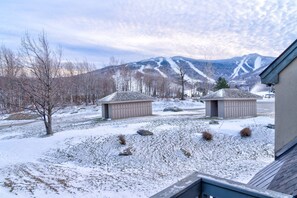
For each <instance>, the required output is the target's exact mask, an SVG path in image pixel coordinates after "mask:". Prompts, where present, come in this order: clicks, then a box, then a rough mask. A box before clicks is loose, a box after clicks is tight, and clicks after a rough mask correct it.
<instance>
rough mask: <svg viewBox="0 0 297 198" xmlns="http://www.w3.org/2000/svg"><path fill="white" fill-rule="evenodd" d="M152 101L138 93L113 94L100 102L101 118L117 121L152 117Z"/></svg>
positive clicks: (150, 98)
mask: <svg viewBox="0 0 297 198" xmlns="http://www.w3.org/2000/svg"><path fill="white" fill-rule="evenodd" d="M152 101H153V98H152V97H150V96H147V95H144V94H142V93H138V92H131V91H123V92H115V93H113V94H110V95H108V96H106V97H104V98H102V99H101V100H100V102H101V104H102V118H104V119H119V118H129V117H138V116H148V115H152Z"/></svg>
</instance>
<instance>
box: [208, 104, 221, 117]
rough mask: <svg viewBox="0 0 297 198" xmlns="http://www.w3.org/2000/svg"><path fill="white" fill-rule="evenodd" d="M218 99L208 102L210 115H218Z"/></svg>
mask: <svg viewBox="0 0 297 198" xmlns="http://www.w3.org/2000/svg"><path fill="white" fill-rule="evenodd" d="M218 115H219V114H218V101H217V100H214V101H211V102H210V117H218Z"/></svg>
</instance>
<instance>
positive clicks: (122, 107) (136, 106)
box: [109, 102, 152, 119]
mask: <svg viewBox="0 0 297 198" xmlns="http://www.w3.org/2000/svg"><path fill="white" fill-rule="evenodd" d="M109 105H110V109H111V110H110V118H111V119H119V118H129V117H138V116H147V115H152V102H129V103H116V104H109Z"/></svg>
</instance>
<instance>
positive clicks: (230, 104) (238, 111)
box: [224, 100, 257, 118]
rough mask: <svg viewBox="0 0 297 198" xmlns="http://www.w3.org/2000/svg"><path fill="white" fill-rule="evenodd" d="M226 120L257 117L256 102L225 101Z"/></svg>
mask: <svg viewBox="0 0 297 198" xmlns="http://www.w3.org/2000/svg"><path fill="white" fill-rule="evenodd" d="M224 112H225V117H224V118H240V117H248V116H257V104H256V100H225V101H224Z"/></svg>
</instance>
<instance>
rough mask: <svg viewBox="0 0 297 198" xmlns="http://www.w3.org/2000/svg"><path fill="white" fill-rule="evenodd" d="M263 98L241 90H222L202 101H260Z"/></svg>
mask: <svg viewBox="0 0 297 198" xmlns="http://www.w3.org/2000/svg"><path fill="white" fill-rule="evenodd" d="M260 98H261V96H258V95H256V94H252V93H250V92H246V91H242V90H239V89H229V88H228V89H227V88H226V89H220V90H218V91H216V92H214V93H211V94H208V95H206V96H204V97H202V98H201V99H202V100H226V99H255V100H256V99H260Z"/></svg>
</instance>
